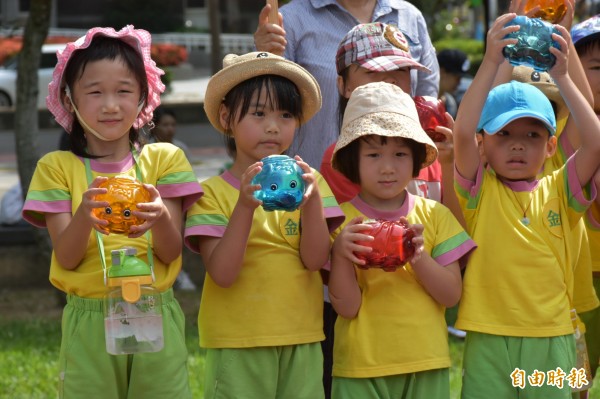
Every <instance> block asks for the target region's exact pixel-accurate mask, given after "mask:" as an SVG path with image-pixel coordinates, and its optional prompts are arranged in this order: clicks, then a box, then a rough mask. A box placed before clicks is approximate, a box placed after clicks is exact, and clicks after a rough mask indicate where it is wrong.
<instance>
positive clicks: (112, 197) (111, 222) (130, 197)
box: [93, 176, 150, 234]
mask: <svg viewBox="0 0 600 399" xmlns="http://www.w3.org/2000/svg"><path fill="white" fill-rule="evenodd" d="M100 188H105V189H107V190H108V192H107V193H106V194H100V195H97V196H96V197H95V198H94V200H96V201H106V202H108V203H109V205H108V206H107V207H106V208H95V209H94V210H93V212H94V215H95V216H96V217H97V218H98V219H104V220H108V226H106V229H107V230H108V232H109V233H117V234H127V233H129V228H130V227H131V226H139V225H140V224H142V223H144V219H140V218H138V217H135V216H133V214H132V212H133V211H134V210H137V204H139V203H142V202H150V193H149V192H148V190H146V188H145V187H144V186H143V185H142V183H140V182H139V181H138V180H136V179H134V178H133V177H130V176H115V177H112V178H110V179H108V180H107V181H105V182H104V183H102V184H101V185H100Z"/></svg>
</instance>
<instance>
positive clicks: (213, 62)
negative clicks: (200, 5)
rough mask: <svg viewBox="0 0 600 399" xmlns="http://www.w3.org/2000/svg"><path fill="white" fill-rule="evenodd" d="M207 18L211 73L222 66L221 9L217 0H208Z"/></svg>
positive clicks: (217, 70)
mask: <svg viewBox="0 0 600 399" xmlns="http://www.w3.org/2000/svg"><path fill="white" fill-rule="evenodd" d="M208 20H209V21H210V49H211V54H210V67H211V68H210V69H211V72H212V74H213V75H214V74H215V73H217V72H219V71H220V70H221V68H222V66H223V57H222V56H221V11H220V10H219V1H218V0H209V1H208Z"/></svg>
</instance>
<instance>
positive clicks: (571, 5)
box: [558, 0, 575, 32]
mask: <svg viewBox="0 0 600 399" xmlns="http://www.w3.org/2000/svg"><path fill="white" fill-rule="evenodd" d="M565 6H566V7H567V12H566V13H565V16H564V17H563V18H562V19H561V20H560V21H559V22H558V23H559V24H560V25H562V26H564V27H565V29H566V30H567V31H568V32H570V31H571V27H572V26H573V19H574V18H575V0H565Z"/></svg>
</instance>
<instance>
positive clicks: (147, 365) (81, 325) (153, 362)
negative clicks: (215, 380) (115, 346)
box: [59, 290, 192, 399]
mask: <svg viewBox="0 0 600 399" xmlns="http://www.w3.org/2000/svg"><path fill="white" fill-rule="evenodd" d="M161 298H162V304H163V305H162V316H163V335H164V348H163V349H162V350H161V351H159V352H154V353H140V354H135V355H111V354H109V353H108V352H106V342H105V339H104V313H103V309H102V306H103V301H102V299H89V298H81V297H77V296H74V295H68V296H67V305H66V306H65V309H64V311H63V317H62V342H61V347H60V358H59V373H60V374H59V397H60V398H67V399H71V398H131V399H137V398H144V399H148V398H156V399H164V398H191V397H192V394H191V391H190V388H189V384H188V371H187V348H186V346H185V335H184V333H185V331H184V327H185V318H184V315H183V312H182V310H181V308H180V307H179V303H177V300H175V298H174V296H173V290H169V291H166V292H164V293H163V294H161Z"/></svg>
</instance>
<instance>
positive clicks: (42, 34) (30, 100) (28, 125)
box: [15, 0, 52, 265]
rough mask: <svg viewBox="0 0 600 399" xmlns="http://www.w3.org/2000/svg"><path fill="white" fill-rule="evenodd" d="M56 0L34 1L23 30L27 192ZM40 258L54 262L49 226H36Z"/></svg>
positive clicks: (20, 159)
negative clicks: (41, 75) (45, 45)
mask: <svg viewBox="0 0 600 399" xmlns="http://www.w3.org/2000/svg"><path fill="white" fill-rule="evenodd" d="M51 9H52V0H31V1H30V8H29V17H28V18H27V24H26V25H25V31H24V33H23V48H22V49H21V52H20V54H19V64H18V70H17V93H18V95H17V103H16V111H15V139H16V150H17V167H18V170H19V180H20V182H21V187H23V193H24V195H25V193H26V192H27V188H28V187H29V183H30V182H31V178H32V176H33V172H34V170H35V167H36V164H37V162H38V160H39V158H40V154H39V148H38V136H39V126H38V109H37V99H38V94H39V93H38V74H37V71H38V68H39V65H40V58H41V49H42V44H43V43H44V40H46V36H47V35H48V28H49V25H50V14H51ZM34 231H35V236H36V241H37V244H38V248H39V252H38V254H39V261H40V264H42V265H50V255H51V251H52V249H51V248H52V246H51V243H50V239H49V236H48V232H47V231H46V230H45V229H35V230H34Z"/></svg>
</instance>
